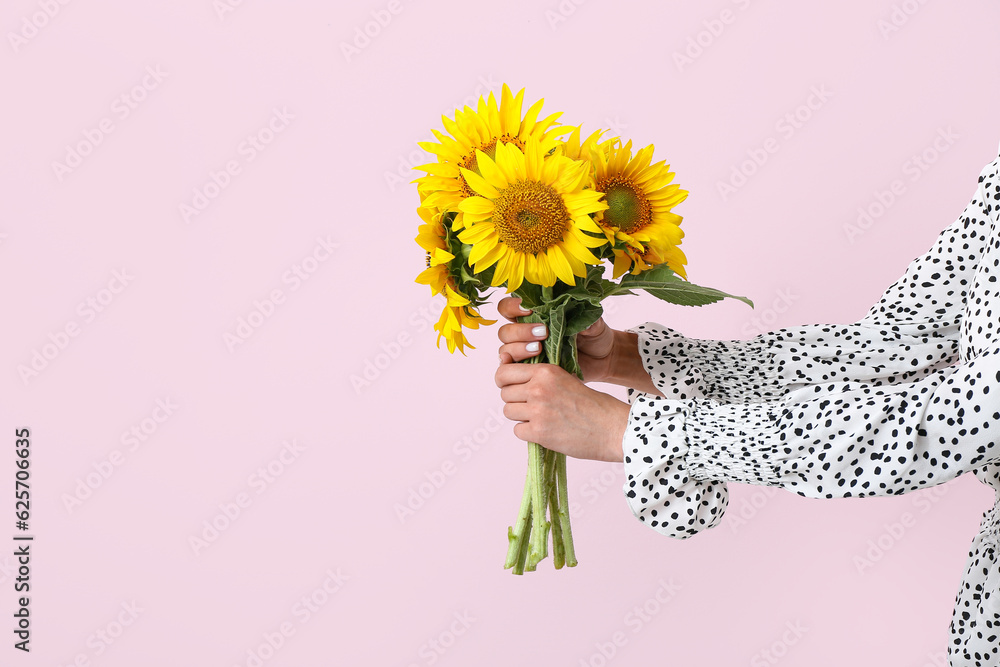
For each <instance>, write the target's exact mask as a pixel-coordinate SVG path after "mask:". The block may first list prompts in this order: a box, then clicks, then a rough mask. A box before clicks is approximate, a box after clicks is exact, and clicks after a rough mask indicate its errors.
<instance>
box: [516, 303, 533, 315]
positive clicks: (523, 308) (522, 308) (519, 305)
mask: <svg viewBox="0 0 1000 667" xmlns="http://www.w3.org/2000/svg"><path fill="white" fill-rule="evenodd" d="M517 307H518V309H519V310H520V311H521V312H522V313H530V312H531V311H530V310H528V309H527V308H525V307H524V306H522V305H521V304H520V303H518V304H517Z"/></svg>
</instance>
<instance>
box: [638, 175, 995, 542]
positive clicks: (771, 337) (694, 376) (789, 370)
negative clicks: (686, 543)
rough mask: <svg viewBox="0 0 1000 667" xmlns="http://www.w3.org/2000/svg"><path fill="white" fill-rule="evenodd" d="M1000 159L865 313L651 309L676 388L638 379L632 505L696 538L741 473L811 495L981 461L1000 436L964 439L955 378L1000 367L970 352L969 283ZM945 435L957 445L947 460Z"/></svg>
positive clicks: (882, 489) (930, 475) (874, 489)
mask: <svg viewBox="0 0 1000 667" xmlns="http://www.w3.org/2000/svg"><path fill="white" fill-rule="evenodd" d="M997 164H998V162H997V161H994V162H993V163H991V164H990V165H987V167H986V168H984V169H983V171H982V173H981V174H980V178H979V186H978V188H977V190H976V192H975V194H974V196H973V198H972V200H971V201H970V202H969V204H968V205H967V206H966V207H965V209H964V211H963V212H962V214H961V215H960V216H959V217H958V219H957V220H956V221H955V222H954V223H953V224H951V225H950V226H949V227H947V228H946V229H945V230H944V231H943V232H942V233H941V234H940V235H939V236H938V238H937V240H936V242H935V243H934V244H933V246H932V247H931V248H930V249H929V250H928V251H927V252H926V253H924V254H923V255H921V256H920V257H917V258H916V259H914V260H913V261H912V262H910V264H909V266H908V267H907V269H906V272H905V273H904V275H903V276H902V277H901V278H900V279H899V280H897V281H896V282H895V283H893V284H892V285H891V286H890V287H889V288H888V289H887V290H886V291H885V292H884V293H883V295H882V297H881V298H880V299H879V301H878V302H877V303H875V304H874V305H873V306H872V307H871V308H870V309H869V310H868V313H867V314H866V315H865V316H864V317H863V318H861V319H860V320H859V321H857V322H855V323H851V324H813V325H805V326H798V327H790V328H785V329H778V330H775V331H770V332H767V333H764V334H760V335H759V336H756V337H754V338H752V339H749V340H732V341H717V340H701V339H693V338H688V337H685V336H683V335H682V334H680V333H679V332H677V331H675V330H673V329H670V328H667V327H664V326H663V325H660V324H657V323H652V322H647V323H645V324H642V325H639V326H637V327H635V328H633V329H630V331H632V332H633V333H636V334H637V336H638V346H639V353H640V356H641V357H642V360H643V365H644V367H645V368H646V370H647V371H648V372H649V374H650V378H651V379H652V381H653V384H654V386H655V387H656V388H657V390H658V391H659V392H660V394H662V396H655V395H652V394H647V393H643V392H639V391H636V390H634V389H629V391H628V400H629V403H630V405H631V408H630V412H629V418H628V425H627V428H626V431H625V437H624V440H623V443H622V445H623V452H624V455H625V472H626V481H625V485H624V487H623V490H624V492H625V496H626V499H627V501H628V505H629V507H630V509H631V510H632V512H633V514H634V515H635V516H636V517H637V518H638V519H639V520H640V521H643V522H644V523H646V525H648V526H650V527H651V528H653V529H654V530H656V531H658V532H660V533H663V534H666V535H670V536H672V537H679V538H685V537H690V536H691V535H694V534H696V533H697V532H699V531H700V530H703V529H706V528H710V527H712V526H715V525H717V524H718V523H719V522H720V521H721V518H722V516H723V514H724V512H725V509H726V507H727V505H728V501H729V499H728V490H727V487H726V482H728V481H738V482H744V483H750V484H763V485H771V486H783V487H786V488H788V489H789V490H792V491H794V492H796V493H798V494H800V495H806V496H810V497H833V496H840V497H846V496H849V495H855V496H860V495H876V494H881V495H888V494H895V493H903V492H904V491H906V490H910V489H913V488H919V487H920V486H923V485H927V484H936V483H941V482H943V481H947V479H951V478H952V477H953V476H954V475H957V474H959V473H960V472H961V471H964V470H967V469H969V466H970V465H972V464H973V462H976V463H977V464H978V465H982V464H983V462H984V457H985V456H987V455H988V454H987V453H986V452H987V451H992V447H991V446H989V443H987V442H979V441H977V439H975V438H965V439H964V442H966V443H970V444H967V445H966V447H972V448H974V450H975V451H968V452H959V451H957V448H956V447H955V446H953V444H952V441H953V440H955V439H957V436H959V435H967V433H962V434H960V433H959V426H960V425H961V423H962V420H961V418H962V415H963V414H964V413H963V412H956V410H963V409H965V408H966V407H968V409H970V410H971V408H972V406H971V405H969V406H960V405H959V400H958V397H954V398H953V397H951V396H950V392H961V393H963V394H964V395H968V396H969V398H968V399H967V400H972V399H973V394H975V393H976V390H975V389H974V388H973V387H972V386H971V384H974V383H975V381H976V376H975V373H979V376H980V377H982V376H983V375H984V371H985V372H988V373H990V375H989V377H990V379H993V377H994V375H993V370H992V366H991V364H995V363H996V362H995V360H996V359H997V358H998V357H997V356H993V355H990V354H988V353H987V354H985V355H984V358H982V359H979V360H975V361H974V362H969V363H968V364H965V365H963V366H962V367H956V364H957V363H958V362H959V361H960V359H959V356H960V345H959V341H960V335H961V325H962V317H963V314H964V311H965V306H966V299H967V296H968V290H969V288H970V286H971V285H972V283H973V279H974V277H975V273H976V269H977V267H978V264H979V259H980V257H981V256H982V254H983V252H984V251H985V249H986V244H987V242H988V239H990V238H991V235H992V233H993V226H994V218H995V216H996V209H995V208H994V207H993V206H992V205H991V204H990V202H991V199H989V198H987V195H986V187H987V186H989V188H990V191H991V192H992V190H993V189H994V188H996V185H995V183H996V181H997V179H996V174H997ZM998 192H1000V189H998ZM974 363H975V364H977V365H978V366H979V367H980V368H979V369H978V370H977V369H976V368H975V366H974V365H973V364H974ZM959 368H960V372H957V371H959ZM970 371H972V374H970ZM996 373H997V374H996V379H997V380H1000V368H997V369H996ZM984 389H985V392H988V391H989V389H988V387H984ZM985 392H984V393H985ZM946 393H947V394H948V395H946ZM985 398H990V397H985ZM991 398H992V399H995V400H994V401H993V402H994V403H996V405H995V406H992V407H993V408H995V410H994V409H990V411H989V413H988V414H989V415H990V416H991V418H994V417H993V414H994V412H995V411H996V412H997V414H996V417H995V419H1000V392H995V393H994V395H993V396H992V397H991ZM932 408H933V409H932ZM980 409H981V408H980ZM956 418H957V421H956ZM956 424H957V425H958V426H956ZM942 427H943V430H942ZM988 427H989V425H988V422H987V423H984V424H983V425H982V427H980V430H979V433H980V434H983V433H985V429H986V428H988ZM932 433H933V434H934V437H933V438H932V437H931V434H932ZM990 435H995V434H990ZM935 447H937V448H940V449H942V450H944V451H946V452H948V456H949V458H950V460H948V461H945V462H944V466H943V467H942V465H940V464H941V462H942V457H941V456H935V454H934V450H935ZM978 448H985V449H983V450H982V451H979V450H978ZM952 457H954V458H952ZM904 459H905V461H906V463H903V462H901V460H904ZM893 461H895V464H893V463H892V462H893Z"/></svg>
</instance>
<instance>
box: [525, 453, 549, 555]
mask: <svg viewBox="0 0 1000 667" xmlns="http://www.w3.org/2000/svg"><path fill="white" fill-rule="evenodd" d="M544 462H545V448H544V447H542V446H541V445H539V444H538V443H537V442H529V443H528V468H529V470H530V472H529V475H530V477H531V512H532V517H531V523H532V526H531V553H530V554H528V563H529V565H531V566H532V569H534V568H533V566H535V565H537V564H538V562H539V561H541V560H542V559H544V558H545V557H546V556H548V555H549V548H548V546H549V545H548V542H549V528H550V526H551V524H550V523H549V522H548V521H547V520H546V519H545V510H546V508H547V506H548V496H547V495H546V493H545V475H544Z"/></svg>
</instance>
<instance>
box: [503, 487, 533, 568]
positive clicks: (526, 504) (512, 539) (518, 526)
mask: <svg viewBox="0 0 1000 667" xmlns="http://www.w3.org/2000/svg"><path fill="white" fill-rule="evenodd" d="M530 530H531V475H530V473H529V474H526V475H525V476H524V493H523V494H522V495H521V509H520V510H519V511H518V513H517V521H515V522H514V526H513V527H511V526H508V527H507V541H508V544H507V560H506V562H504V565H503V567H504V569H505V570H507V569H510V568H512V567H514V566H515V565H517V563H518V562H519V561H520V562H521V563H522V565H521V567H520V572H519V571H518V570H517V569H515V570H514V574H522V573H523V572H524V565H523V562H524V561H523V559H522V558H521V555H520V554H521V551H522V550H523V549H524V547H525V546H526V545H527V542H528V533H529V532H530Z"/></svg>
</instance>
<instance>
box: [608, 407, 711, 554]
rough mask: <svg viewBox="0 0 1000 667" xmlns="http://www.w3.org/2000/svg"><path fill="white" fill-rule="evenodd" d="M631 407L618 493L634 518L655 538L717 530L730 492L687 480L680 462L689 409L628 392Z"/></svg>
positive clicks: (705, 482) (686, 471)
mask: <svg viewBox="0 0 1000 667" xmlns="http://www.w3.org/2000/svg"><path fill="white" fill-rule="evenodd" d="M630 402H631V404H632V405H631V409H630V411H629V418H628V426H627V427H626V429H625V436H624V438H623V442H622V449H623V453H624V455H625V475H626V480H625V485H624V486H623V488H622V490H623V492H624V493H625V497H626V500H627V502H628V506H629V508H630V509H631V511H632V513H633V515H635V517H636V518H637V519H639V521H642V522H643V523H645V524H646V525H647V526H649V527H650V528H652V529H653V530H655V531H657V532H658V533H661V534H664V535H668V536H670V537H677V538H687V537H691V536H692V535H695V534H696V533H698V532H700V531H702V530H705V529H707V528H712V527H713V526H716V525H718V523H719V522H720V521H721V519H722V515H723V514H724V513H725V511H726V507H727V506H728V504H729V493H728V490H727V488H726V484H725V483H724V482H719V481H715V480H706V479H696V478H694V477H693V476H692V475H691V472H690V470H689V468H688V465H687V463H686V461H685V454H686V453H687V452H688V439H687V436H686V434H685V423H686V420H687V417H688V416H689V410H690V409H689V407H688V406H687V405H686V404H685V402H683V401H680V400H675V399H666V398H660V397H653V396H650V395H648V394H645V393H643V392H635V393H634V395H632V393H631V392H630Z"/></svg>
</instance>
